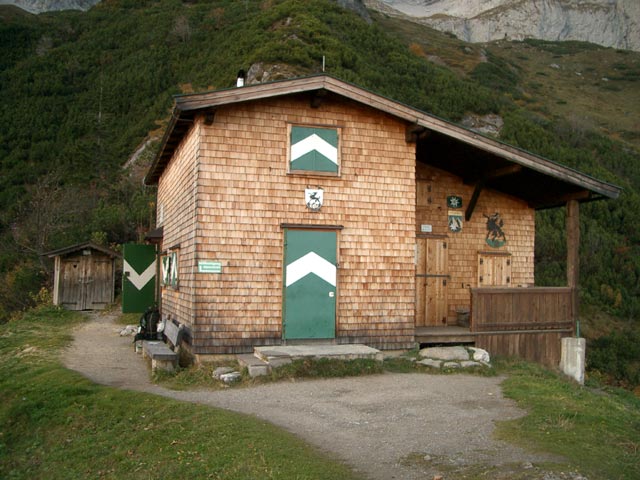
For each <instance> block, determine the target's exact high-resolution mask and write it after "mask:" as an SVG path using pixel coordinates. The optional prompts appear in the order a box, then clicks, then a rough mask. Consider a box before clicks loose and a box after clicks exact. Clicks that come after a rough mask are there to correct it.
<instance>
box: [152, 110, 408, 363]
mask: <svg viewBox="0 0 640 480" xmlns="http://www.w3.org/2000/svg"><path fill="white" fill-rule="evenodd" d="M292 124H294V125H310V126H314V125H323V126H336V127H340V128H341V138H340V147H341V151H340V163H341V165H340V175H339V177H321V176H317V175H315V176H314V174H313V172H308V173H301V172H295V173H292V174H287V171H288V166H287V149H288V148H289V139H288V125H292ZM198 128H200V129H201V133H202V138H201V145H200V166H199V186H198V197H197V198H198V201H197V204H198V209H197V224H198V235H197V247H196V248H197V258H198V259H212V260H217V261H220V262H222V265H223V273H222V274H219V275H205V274H199V275H198V276H197V282H196V285H195V294H196V295H197V296H198V297H199V299H200V300H199V301H198V304H197V311H196V319H197V320H196V321H197V329H196V332H195V333H194V339H193V342H194V353H197V354H215V353H237V352H244V351H248V350H250V349H251V347H252V346H254V345H269V344H277V343H280V341H281V338H282V269H283V265H282V264H283V253H284V245H283V242H284V232H283V228H282V227H281V225H282V224H295V225H340V226H342V227H343V228H342V229H341V230H340V231H339V233H338V252H337V253H338V263H339V267H338V273H337V276H338V286H337V315H336V317H337V321H336V341H337V342H339V343H347V342H354V341H358V342H363V343H367V344H369V345H372V346H379V347H383V348H407V347H411V346H413V322H414V288H415V287H414V281H415V278H414V274H415V266H414V244H415V232H414V225H415V216H414V205H415V184H414V181H415V179H414V172H415V153H414V148H413V145H411V144H407V143H406V141H405V127H404V124H403V123H402V122H400V121H397V120H395V119H393V118H391V117H389V116H387V115H384V114H380V113H379V112H375V111H374V110H371V109H369V108H367V107H362V106H356V105H355V104H348V103H342V102H341V103H337V102H336V103H331V102H326V103H324V104H323V105H322V106H321V107H320V108H311V107H310V105H309V102H308V100H302V99H295V98H286V99H274V100H265V101H261V102H256V103H246V104H240V105H234V106H232V107H223V108H220V109H218V110H217V112H216V117H215V122H214V123H213V124H212V125H210V126H205V125H199V126H198ZM165 175H166V174H165ZM317 186H320V187H322V188H323V189H324V205H323V207H322V209H321V210H320V211H319V212H316V213H313V212H310V211H309V210H308V209H307V207H306V205H305V201H304V190H305V188H309V187H313V188H315V187H317ZM165 228H166V227H165ZM165 231H166V230H165ZM165 243H166V242H165ZM181 275H182V272H181ZM181 278H182V276H181Z"/></svg>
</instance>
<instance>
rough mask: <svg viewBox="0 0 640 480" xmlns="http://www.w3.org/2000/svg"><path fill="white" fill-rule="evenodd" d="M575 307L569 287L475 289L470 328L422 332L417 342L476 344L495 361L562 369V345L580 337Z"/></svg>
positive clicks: (443, 328) (425, 328)
mask: <svg viewBox="0 0 640 480" xmlns="http://www.w3.org/2000/svg"><path fill="white" fill-rule="evenodd" d="M573 305H574V304H573V290H572V289H571V288H568V287H558V288H556V287H553V288H546V287H545V288H473V289H471V324H470V328H463V327H456V326H448V327H421V328H416V332H415V336H416V341H417V342H418V343H423V344H447V343H456V344H461V343H467V344H468V343H473V344H475V346H476V347H479V348H484V349H485V350H487V351H489V352H490V353H491V354H492V355H504V356H515V357H520V358H523V359H525V360H529V361H533V362H538V363H542V364H544V365H548V366H557V365H558V363H559V362H560V339H561V338H562V337H567V336H570V335H573V333H574V326H575V317H574V307H573Z"/></svg>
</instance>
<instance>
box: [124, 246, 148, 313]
mask: <svg viewBox="0 0 640 480" xmlns="http://www.w3.org/2000/svg"><path fill="white" fill-rule="evenodd" d="M155 298H156V247H154V246H153V245H136V244H133V243H127V244H126V245H124V248H123V262H122V313H142V312H144V311H145V310H146V309H147V308H148V307H150V306H152V305H153V304H154V302H155Z"/></svg>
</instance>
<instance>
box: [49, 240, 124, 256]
mask: <svg viewBox="0 0 640 480" xmlns="http://www.w3.org/2000/svg"><path fill="white" fill-rule="evenodd" d="M86 248H90V249H92V250H97V251H98V252H102V253H104V254H105V255H108V256H110V257H111V258H116V257H121V256H122V255H120V254H119V253H118V252H116V251H114V250H111V249H110V248H106V247H102V246H100V245H96V244H95V243H92V242H85V243H78V244H76V245H70V246H68V247H64V248H58V249H57V250H51V251H49V252H45V253H43V254H42V255H46V256H48V257H49V258H53V257H57V256H59V255H67V254H69V253H74V252H79V251H80V250H84V249H86Z"/></svg>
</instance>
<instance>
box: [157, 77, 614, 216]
mask: <svg viewBox="0 0 640 480" xmlns="http://www.w3.org/2000/svg"><path fill="white" fill-rule="evenodd" d="M291 95H298V96H299V95H304V96H307V97H308V98H309V101H310V102H311V105H312V106H317V105H319V104H321V102H322V101H323V100H324V99H327V98H329V97H336V98H341V99H342V100H347V101H353V102H357V103H360V104H363V105H367V106H369V107H371V108H374V109H376V110H379V111H381V112H384V113H386V114H389V115H392V116H394V117H396V118H398V119H401V120H403V121H405V122H406V124H407V133H408V135H410V136H413V138H414V140H415V141H416V158H417V161H420V162H423V163H426V164H430V165H433V166H435V167H437V168H440V169H443V170H446V171H449V172H451V173H453V174H455V175H458V176H460V177H462V178H463V180H464V181H465V183H468V184H473V185H476V186H480V188H491V189H494V190H498V191H501V192H503V193H507V194H509V195H513V196H516V197H518V198H522V199H523V200H526V201H527V202H528V203H529V204H530V205H531V206H532V207H533V208H538V209H540V208H549V207H554V206H558V205H562V204H564V203H566V202H567V201H568V200H572V199H575V200H578V201H581V202H583V201H590V200H595V199H599V198H617V197H618V196H619V195H620V192H621V189H620V187H617V186H615V185H612V184H610V183H607V182H603V181H601V180H598V179H596V178H593V177H591V176H589V175H586V174H584V173H582V172H579V171H577V170H575V169H572V168H569V167H565V166H563V165H560V164H558V163H556V162H553V161H551V160H548V159H546V158H543V157H540V156H538V155H534V154H532V153H530V152H526V151H524V150H521V149H519V148H516V147H513V146H511V145H507V144H505V143H502V142H499V141H497V140H495V139H493V138H489V137H486V136H484V135H481V134H479V133H477V132H474V131H472V130H468V129H466V128H464V127H461V126H459V125H456V124H454V123H451V122H448V121H446V120H443V119H441V118H438V117H436V116H434V115H431V114H428V113H425V112H423V111H420V110H417V109H415V108H412V107H409V106H407V105H404V104H402V103H399V102H397V101H394V100H391V99H389V98H386V97H383V96H381V95H378V94H376V93H373V92H371V91H368V90H365V89H363V88H360V87H358V86H356V85H353V84H350V83H347V82H344V81H342V80H338V79H336V78H334V77H331V76H330V75H325V74H322V75H314V76H310V77H303V78H297V79H293V80H283V81H277V82H270V83H262V84H257V85H251V86H246V87H241V88H231V89H225V90H218V91H212V92H205V93H198V94H189V95H178V96H176V97H175V107H174V110H173V114H172V117H171V120H170V122H169V125H168V127H167V130H166V132H165V134H164V137H163V138H162V144H161V147H160V150H159V152H158V154H157V155H156V157H155V159H154V162H153V164H152V166H151V168H150V169H149V172H148V173H147V175H146V177H145V183H146V184H148V185H153V184H156V183H157V182H158V180H159V179H160V176H161V175H162V172H163V171H164V169H165V168H166V166H167V165H168V163H169V161H170V160H171V157H172V156H173V153H174V151H175V149H176V148H177V146H178V145H179V144H180V142H181V140H182V137H183V136H184V135H185V134H186V133H187V131H188V130H189V129H190V128H191V125H192V124H193V121H194V119H195V116H196V115H197V114H199V113H204V114H209V115H213V114H215V109H216V108H218V107H221V106H225V105H232V104H237V103H242V102H251V101H259V100H263V99H270V98H275V97H281V96H291ZM212 118H213V117H212ZM434 152H435V154H434Z"/></svg>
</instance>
